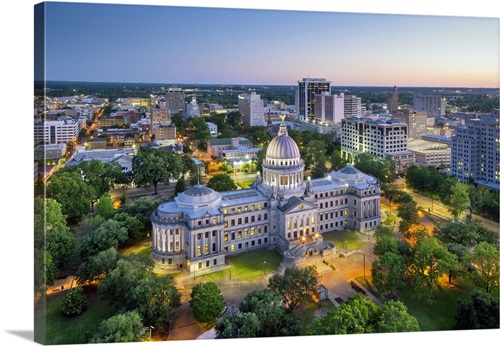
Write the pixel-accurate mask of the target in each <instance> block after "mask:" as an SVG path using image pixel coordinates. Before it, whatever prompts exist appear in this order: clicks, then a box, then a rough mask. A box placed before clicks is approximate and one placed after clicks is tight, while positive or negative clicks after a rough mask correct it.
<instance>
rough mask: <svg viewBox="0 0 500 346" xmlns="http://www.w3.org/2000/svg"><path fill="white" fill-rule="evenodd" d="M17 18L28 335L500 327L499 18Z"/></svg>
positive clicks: (89, 9)
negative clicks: (29, 278) (25, 36)
mask: <svg viewBox="0 0 500 346" xmlns="http://www.w3.org/2000/svg"><path fill="white" fill-rule="evenodd" d="M34 14H35V32H34V35H35V78H34V79H35V80H34V196H35V199H34V227H35V228H34V316H35V341H36V342H39V343H42V344H84V343H114V342H116V343H118V342H155V341H171V340H198V339H238V338H261V337H285V336H297V337H298V336H315V335H335V334H375V333H398V332H410V333H421V332H424V331H454V330H456V331H458V330H476V329H498V328H499V236H498V233H499V223H498V222H499V186H500V185H499V184H500V139H499V138H500V125H499V112H500V110H499V109H500V106H499V78H498V75H499V56H498V55H499V53H498V42H499V32H498V26H499V19H498V18H486V17H485V18H468V17H450V16H446V17H445V16H417V15H389V14H387V15H384V14H368V13H367V14H362V13H334V12H312V11H286V10H258V9H228V8H209V7H206V8H202V7H175V6H153V5H117V4H113V5H112V4H91V3H64V2H43V3H40V4H37V5H36V6H35V7H34ZM409 337H411V335H410V336H409ZM332 338H334V337H332Z"/></svg>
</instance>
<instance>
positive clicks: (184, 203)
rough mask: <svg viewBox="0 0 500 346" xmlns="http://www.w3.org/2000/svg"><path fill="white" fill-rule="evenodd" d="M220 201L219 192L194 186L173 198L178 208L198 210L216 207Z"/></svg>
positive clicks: (201, 186)
mask: <svg viewBox="0 0 500 346" xmlns="http://www.w3.org/2000/svg"><path fill="white" fill-rule="evenodd" d="M221 199H222V196H221V194H220V193H219V192H217V191H214V190H212V189H211V188H208V187H206V186H203V185H194V186H193V187H191V188H189V189H187V190H186V191H184V192H183V193H180V194H178V195H177V196H176V197H175V202H176V203H177V206H178V207H179V208H186V209H199V208H207V207H208V208H210V207H216V206H217V205H218V204H219V203H220V201H221Z"/></svg>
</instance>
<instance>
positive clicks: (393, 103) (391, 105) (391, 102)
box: [387, 86, 399, 113]
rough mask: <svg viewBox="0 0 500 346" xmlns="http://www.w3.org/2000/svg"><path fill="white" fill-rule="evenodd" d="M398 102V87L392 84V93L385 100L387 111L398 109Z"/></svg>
mask: <svg viewBox="0 0 500 346" xmlns="http://www.w3.org/2000/svg"><path fill="white" fill-rule="evenodd" d="M398 102H399V95H398V87H397V86H394V90H393V91H392V95H391V96H390V97H389V99H388V100H387V110H388V111H389V113H392V112H396V111H397V110H398Z"/></svg>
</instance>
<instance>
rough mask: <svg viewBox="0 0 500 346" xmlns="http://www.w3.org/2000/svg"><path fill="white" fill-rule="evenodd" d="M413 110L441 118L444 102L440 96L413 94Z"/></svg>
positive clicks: (443, 112)
mask: <svg viewBox="0 0 500 346" xmlns="http://www.w3.org/2000/svg"><path fill="white" fill-rule="evenodd" d="M413 109H414V110H416V111H417V112H420V111H425V112H427V114H429V115H430V116H434V117H437V116H441V115H444V114H445V111H446V101H445V99H444V98H443V97H441V95H432V94H415V95H413Z"/></svg>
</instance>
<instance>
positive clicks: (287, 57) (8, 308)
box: [0, 0, 500, 346]
mask: <svg viewBox="0 0 500 346" xmlns="http://www.w3.org/2000/svg"><path fill="white" fill-rule="evenodd" d="M38 2H40V1H39V0H23V1H10V2H9V1H3V2H1V3H0V6H2V10H1V11H0V18H1V20H0V28H1V30H0V32H2V48H3V49H2V63H1V64H0V71H1V74H0V75H1V76H2V83H0V95H2V100H3V101H4V109H3V110H4V120H5V121H4V127H3V132H2V136H0V143H1V144H2V148H4V150H3V152H2V164H3V166H2V167H3V169H1V170H0V181H1V182H2V183H3V184H2V193H3V198H0V205H1V207H2V212H3V213H2V216H3V217H2V218H1V221H0V228H1V229H2V240H3V244H4V246H3V247H2V251H0V263H1V268H2V274H3V278H5V280H4V281H2V285H0V306H1V307H2V312H1V313H0V323H1V326H2V327H1V328H0V342H1V344H2V345H13V346H18V345H22V346H24V345H33V341H32V340H33V294H32V292H33V291H32V282H33V247H32V244H33V221H32V220H33V190H32V188H33V187H32V181H33V180H32V179H33V145H32V140H31V139H32V138H33V132H32V131H33V118H32V115H33V102H32V100H33V76H34V64H33V51H34V49H33V46H34V39H33V37H34V35H33V33H34V25H33V6H34V5H35V4H36V3H38ZM73 2H74V1H73ZM80 2H82V0H80ZM93 2H107V3H129V4H130V3H137V2H138V1H137V0H135V1H134V0H105V1H99V0H93ZM145 2H147V3H150V4H153V3H154V4H158V5H166V4H168V5H176V6H181V5H182V6H202V5H205V6H211V7H225V8H230V7H241V8H265V9H288V10H302V11H305V10H310V11H313V10H314V11H332V12H333V11H337V12H356V13H368V12H371V13H380V14H384V13H392V14H400V13H404V14H411V15H415V14H418V15H431V16H450V15H452V16H462V17H463V16H472V17H494V18H496V20H497V21H498V18H499V17H500V9H499V8H495V7H492V4H494V1H492V0H474V1H473V2H471V1H465V0H418V1H416V0H414V1H395V0H349V1H324V0H307V1H295V2H292V1H286V2H283V1H277V0H238V1H237V2H236V1H234V0H145ZM206 4H209V5H206ZM78 16H81V14H78V13H77V14H76V15H75V17H74V18H71V19H69V20H68V19H65V20H63V19H61V25H59V28H56V29H55V35H58V36H59V37H60V40H63V39H68V40H74V42H73V43H72V45H71V46H70V47H71V50H74V49H73V48H74V47H77V48H78V49H79V51H80V53H79V55H82V56H84V57H86V58H87V60H80V66H77V67H75V68H73V70H76V71H80V75H78V76H76V77H78V78H77V79H84V80H89V79H90V77H91V76H92V77H98V78H99V79H98V80H104V75H102V74H98V75H94V76H93V75H92V74H91V72H92V71H91V70H92V69H97V68H99V65H98V64H97V63H96V62H95V61H92V59H93V57H92V56H93V55H98V56H100V57H101V58H102V59H104V58H106V57H107V55H111V54H113V51H114V50H116V49H117V47H126V49H125V48H122V50H121V52H122V53H127V54H125V55H131V54H132V55H134V54H136V53H135V52H136V51H140V52H142V54H143V55H144V54H146V53H148V52H153V53H156V52H158V51H157V50H155V49H159V48H155V47H156V46H157V45H155V44H153V45H151V46H148V45H146V44H145V43H144V42H146V41H147V39H148V36H149V35H151V36H155V37H156V38H157V39H158V40H163V38H165V37H168V36H169V35H171V34H170V31H168V30H167V31H162V32H154V33H148V35H141V37H140V38H139V41H138V42H136V41H132V40H131V38H128V37H126V36H125V35H124V34H125V32H129V31H131V30H132V29H131V28H132V27H135V30H140V28H141V27H143V26H147V25H152V24H148V23H145V22H144V21H140V20H139V19H138V18H133V19H132V20H130V22H119V23H117V24H116V25H118V26H119V29H117V30H122V32H121V33H118V34H116V33H115V34H113V33H109V32H108V31H109V30H108V29H106V23H108V22H114V23H116V22H115V21H114V18H115V17H116V15H112V16H110V17H107V18H104V19H102V20H101V22H99V23H98V25H99V26H100V29H99V30H97V29H94V27H95V25H92V24H93V18H84V19H78ZM96 16H97V14H96ZM101 18H102V17H101ZM227 20H229V19H226V22H227ZM161 21H162V22H167V21H170V22H173V21H175V18H169V19H168V20H167V19H165V18H162V20H161ZM73 22H74V23H75V24H78V23H79V22H83V26H85V27H86V29H85V30H86V32H88V33H89V35H90V34H92V36H89V35H83V38H81V37H82V35H80V36H76V34H74V35H75V36H74V37H72V36H69V35H68V34H67V33H70V32H71V30H72V27H73ZM192 22H193V20H192V19H189V18H188V19H186V20H185V21H181V23H180V24H179V25H182V26H183V27H185V28H186V29H185V30H186V31H185V32H188V31H187V27H192V26H193V25H195V24H193V23H192ZM208 22H209V24H210V25H208V26H209V28H206V27H203V28H201V29H200V30H199V31H198V32H196V33H197V35H198V36H195V37H194V38H193V37H191V38H187V37H186V38H185V39H184V40H181V42H183V41H186V42H187V41H190V40H197V39H198V38H197V37H205V38H206V40H208V37H207V35H205V33H206V32H208V31H209V29H210V30H215V29H213V28H214V26H213V25H215V24H217V21H216V20H210V21H208ZM234 22H236V24H234V27H233V28H232V31H235V32H238V33H241V35H236V36H237V37H238V41H236V42H235V43H234V47H236V46H237V44H239V42H240V41H243V40H245V39H247V38H246V37H244V36H243V32H242V30H239V31H238V30H237V29H241V28H239V22H240V21H239V20H236V21H233V22H232V23H234ZM63 23H64V26H63V25H62V24H63ZM259 24H260V26H261V25H263V24H262V22H260V23H259ZM295 24H296V25H297V26H298V25H302V24H301V23H295ZM316 24H318V25H319V24H320V23H316V22H314V23H313V25H316ZM75 26H76V25H75ZM427 26H428V25H426V26H425V27H427ZM258 27H259V25H255V26H254V30H257V29H258ZM281 27H282V26H280V27H279V28H281ZM290 27H292V29H293V26H292V25H289V26H285V28H287V30H291V29H290ZM404 27H406V28H408V27H409V26H408V24H405V26H404ZM47 29H48V28H47ZM467 29H468V30H472V29H473V26H472V25H467ZM100 30H102V31H100ZM372 30H374V28H371V29H370V30H369V31H368V32H366V31H365V34H366V35H368V34H371V31H372ZM442 30H444V29H442ZM495 30H496V33H497V34H496V35H498V27H497V28H496V29H494V30H492V31H495ZM100 32H102V33H105V34H107V35H108V40H107V42H108V45H107V46H108V47H112V46H113V47H115V48H114V49H101V50H99V48H98V47H99V44H100V43H99V42H101V36H103V35H101V34H100ZM398 32H399V34H398V33H397V32H396V34H395V35H399V36H404V37H406V35H409V34H408V33H405V32H403V31H401V30H399V31H398ZM226 34H227V33H226ZM393 34H394V33H393V32H391V33H389V34H388V35H393ZM348 35H354V32H350V33H347V34H346V33H342V32H340V31H338V30H335V29H334V28H333V27H332V29H330V35H329V36H328V41H327V42H326V43H325V44H324V45H323V46H324V47H330V46H331V45H333V46H335V44H334V43H335V40H340V39H343V36H348ZM460 35H461V36H460ZM464 35H465V34H461V33H457V34H456V35H454V34H450V36H451V37H449V39H452V40H456V39H458V38H460V37H463V36H464ZM484 35H486V34H484ZM484 35H483V36H484ZM493 35H494V34H493ZM246 36H250V37H252V35H250V34H248V33H246ZM271 36H273V34H272V32H269V33H268V32H265V33H264V35H263V36H262V37H261V39H258V40H256V41H254V42H257V44H256V45H257V48H258V50H257V49H256V50H254V51H259V52H263V53H262V54H263V55H264V56H265V55H266V51H268V50H270V49H274V46H277V47H278V48H279V58H280V59H278V58H277V57H273V59H275V61H276V60H278V64H277V65H278V67H275V68H276V69H278V70H280V71H281V70H283V71H285V67H286V64H285V62H288V61H291V59H292V58H293V57H294V56H295V55H296V54H298V53H297V52H298V50H297V48H296V47H295V43H293V42H292V43H290V41H283V40H284V39H283V37H284V36H285V35H281V37H278V39H277V40H276V41H270V40H269V38H270V37H271ZM358 36H359V34H358ZM114 37H118V38H117V39H115V40H116V41H117V42H118V43H119V44H120V45H118V43H117V42H114V41H113V40H112V38H114ZM497 37H498V36H497ZM378 39H380V40H382V39H384V35H382V36H381V37H379V38H378ZM478 39H479V38H478V37H475V38H474V39H473V40H472V41H476V40H478ZM358 40H359V38H358ZM247 41H248V39H247ZM429 41H430V42H433V41H434V42H439V41H436V40H433V39H432V38H431V39H429ZM493 41H494V40H493ZM283 42H285V43H286V45H285V44H284V43H283ZM470 43H471V42H466V41H465V40H463V42H462V43H461V50H460V51H459V52H458V53H456V50H454V51H453V52H454V54H450V56H449V57H448V60H450V61H451V60H453V59H455V58H457V57H461V55H462V54H465V53H466V51H467V49H466V47H465V45H466V44H470ZM476 43H477V42H476ZM66 44H67V43H66ZM436 44H437V43H435V45H436ZM495 44H496V49H497V51H496V54H498V40H497V41H496V42H493V43H491V45H495ZM410 46H411V45H410ZM200 47H202V46H200V45H198V46H197V45H196V44H195V45H191V46H190V47H189V51H190V52H192V54H195V55H196V57H197V59H196V61H195V64H194V65H193V66H191V70H192V71H195V70H196V68H199V66H202V67H203V66H207V65H209V62H208V60H207V59H206V58H205V56H206V55H207V54H208V53H206V52H203V50H202V49H201V48H200ZM406 47H408V46H406ZM243 48H244V47H243ZM243 48H242V47H239V48H238V49H240V50H241V49H243ZM368 48H369V49H368ZM368 48H365V49H364V55H366V56H370V55H369V53H370V51H372V50H374V49H373V48H371V47H368ZM410 48H412V49H413V47H412V46H411V47H410ZM53 49H55V47H54V48H53ZM219 49H220V50H222V49H223V48H219ZM226 49H227V48H226ZM450 49H451V48H450ZM71 50H69V51H67V52H64V51H62V50H61V49H59V52H60V55H61V56H60V57H57V56H56V57H55V58H57V59H58V64H59V65H60V67H61V71H62V68H63V67H64V65H65V64H67V63H72V61H75V60H76V58H77V56H74V55H73V54H70V53H71ZM397 50H398V48H397V47H396V48H393V49H391V51H392V52H393V54H396V52H397ZM234 51H236V49H233V52H234ZM491 51H494V49H491V50H490V49H487V47H486V48H479V50H477V51H476V52H475V54H474V56H475V57H479V56H482V57H487V56H488V55H490V56H491V54H490V53H488V54H486V53H487V52H491ZM335 52H336V53H335V54H336V56H334V57H333V58H328V59H330V60H331V61H332V62H333V61H334V62H337V61H339V59H341V57H342V56H343V54H342V53H343V50H342V49H340V48H338V47H335ZM344 52H345V50H344ZM179 54H180V53H177V54H176V55H179ZM211 54H214V55H216V56H217V57H218V58H220V59H223V58H224V59H225V57H224V56H222V55H220V54H217V52H215V53H211ZM314 54H316V55H317V54H318V53H317V51H314V52H312V53H310V56H313V55H314ZM345 54H346V53H345ZM407 54H409V53H407ZM123 55H124V54H122V56H121V59H125V57H126V56H123ZM189 55H191V54H189ZM189 55H188V54H184V53H183V54H182V57H183V59H182V61H184V60H188V56H189ZM267 55H268V56H269V55H270V54H268V53H267ZM135 56H136V57H137V59H136V60H138V59H139V57H140V55H137V54H136V55H135ZM150 56H153V57H154V54H150ZM371 56H373V52H371ZM254 57H255V55H254ZM170 58H172V56H170ZM102 59H101V60H102ZM254 59H255V58H254ZM354 59H355V58H354V57H348V58H344V61H346V63H348V62H350V60H354ZM359 59H360V58H359ZM436 59H438V55H437V54H435V55H434V57H433V59H432V61H434V60H436ZM496 59H497V62H496V64H493V65H494V66H493V67H488V69H491V72H490V75H491V76H493V77H494V76H497V77H496V78H497V81H496V82H495V83H496V85H494V86H496V87H498V57H497V58H496ZM159 60H160V59H158V61H159ZM96 61H97V60H96ZM161 61H162V62H161V66H160V67H159V68H156V67H155V66H154V65H153V63H154V62H156V61H155V59H153V58H150V61H148V62H147V63H145V64H144V63H142V64H138V63H137V62H136V61H134V64H131V65H129V66H127V65H119V64H118V62H117V61H114V62H113V64H111V66H109V67H108V68H109V69H110V70H112V69H113V68H114V64H116V65H117V66H118V68H117V69H118V70H119V73H117V72H115V75H108V76H106V79H110V80H111V79H114V78H117V79H118V80H121V81H126V80H132V79H131V78H125V77H124V76H125V75H126V74H131V73H130V72H129V70H132V67H134V66H135V65H137V66H139V67H140V68H142V72H141V73H144V74H146V73H147V72H148V70H149V69H151V70H156V69H157V70H159V71H166V72H164V75H161V76H159V77H158V78H150V79H151V80H153V81H154V80H158V82H160V83H171V82H172V81H173V78H174V77H175V78H176V82H177V83H181V75H182V76H184V75H186V76H187V72H184V71H182V64H180V66H176V67H175V69H173V68H172V69H171V70H168V69H167V68H168V65H171V62H170V60H169V59H167V57H165V58H164V59H163V58H162V59H161ZM221 61H222V60H221ZM366 61H368V60H366ZM391 61H392V65H397V64H398V63H397V62H396V61H395V59H392V60H391ZM229 62H230V61H229ZM229 62H227V61H225V62H224V64H222V63H220V64H219V66H221V65H222V67H225V64H228V65H229ZM368 62H369V61H368ZM73 64H74V63H73ZM157 64H159V65H160V63H157ZM316 64H318V63H317V62H316V61H315V62H314V64H309V65H308V66H309V67H310V68H311V69H312V68H313V67H315V66H316ZM467 65H472V66H476V68H477V67H482V66H487V65H486V62H483V61H479V62H477V61H472V62H469V63H468V64H467ZM85 66H89V67H90V68H87V69H86V68H85ZM490 66H491V65H490ZM54 68H57V65H56V66H54V64H53V65H52V67H51V69H54ZM100 68H101V69H103V70H104V68H103V67H100ZM392 68H393V67H391V68H387V69H392ZM394 68H395V67H394ZM120 69H121V70H120ZM462 69H465V67H462ZM208 70H210V71H212V73H213V75H214V76H216V77H217V76H218V75H219V74H220V73H221V72H220V71H219V72H218V73H215V72H217V71H215V68H214V67H212V68H211V69H208V68H203V69H200V72H196V73H194V72H193V73H192V74H191V75H189V77H187V78H186V81H185V82H186V83H191V80H190V79H192V80H195V79H196V81H197V82H198V83H201V82H202V81H203V80H202V78H201V76H202V73H201V72H203V71H208ZM238 70H242V71H243V72H245V73H247V74H248V75H250V77H249V78H248V79H251V78H256V79H257V78H258V79H259V82H258V83H259V84H263V83H264V81H260V78H261V75H260V73H258V72H259V69H252V68H251V67H248V66H244V67H242V68H240V69H238ZM54 71H55V70H54ZM180 71H182V73H181V72H180ZM213 71H215V72H213ZM287 71H288V70H287ZM346 72H349V74H355V73H357V71H356V69H354V70H351V71H349V70H348V68H347V67H342V66H340V67H339V66H337V65H336V64H333V63H330V64H328V65H327V66H326V67H324V68H323V67H321V69H320V70H314V71H306V69H305V67H304V66H303V65H301V64H299V65H298V66H294V68H293V70H291V71H290V72H287V75H286V76H285V77H282V78H283V83H285V84H291V85H295V84H296V81H297V80H299V79H302V78H304V77H307V75H309V76H311V77H313V76H314V75H316V74H317V77H323V78H328V79H329V80H331V81H332V84H333V85H340V84H342V83H345V84H347V82H346V81H345V80H344V81H339V82H337V79H339V78H340V76H341V75H342V74H343V73H346ZM375 72H379V71H378V70H375V71H372V73H375ZM141 73H136V74H137V75H138V76H139V77H140V79H141V80H143V78H144V77H143V76H142V74H141ZM156 73H157V71H155V72H154V73H152V74H151V75H156ZM158 73H159V72H158ZM410 73H413V74H414V75H416V76H417V77H419V76H420V75H423V72H420V71H417V70H416V69H414V68H413V67H410V68H409V69H408V70H407V71H405V73H397V74H395V75H394V76H390V77H388V81H381V82H380V83H382V84H384V85H389V86H391V85H393V84H395V83H399V84H401V85H402V84H403V76H404V75H405V74H410ZM65 74H66V75H64V76H61V78H62V79H69V77H70V76H69V75H68V74H69V72H65ZM131 75H132V74H131ZM370 75H371V74H370ZM455 75H456V76H457V77H456V78H458V79H459V80H460V83H457V84H462V85H466V84H470V85H472V84H473V83H472V82H469V81H467V80H465V77H461V74H460V73H455ZM242 76H243V74H242ZM55 77H56V76H53V77H52V78H55ZM118 77H120V78H118ZM209 77H210V76H209ZM263 77H264V76H262V80H263ZM364 77H366V78H367V77H368V76H364ZM238 78H240V77H238V76H236V75H234V76H231V77H230V78H229V77H227V76H223V77H221V78H220V80H221V82H220V83H227V82H226V80H229V79H231V81H232V83H233V82H234V83H241V81H237V79H238ZM241 78H242V79H243V77H241ZM210 79H211V78H210ZM276 79H278V78H277V77H276ZM363 80H364V79H363ZM462 80H463V81H462ZM144 81H146V82H147V81H148V80H146V78H144ZM247 82H251V80H249V81H246V79H245V83H247ZM271 82H272V83H273V84H274V83H278V82H279V81H274V80H273V81H270V82H269V83H271ZM410 82H411V83H410ZM410 82H409V85H412V84H417V82H414V81H413V80H412V81H410ZM424 82H426V81H424ZM213 83H219V82H218V81H213ZM355 83H356V84H358V82H357V81H356V82H355ZM449 83H451V82H449ZM495 83H493V84H495ZM359 84H362V83H361V82H359ZM363 84H372V83H368V82H366V83H363ZM425 84H427V83H425ZM484 86H487V85H484ZM409 338H411V341H412V342H411V343H410V344H412V345H413V344H431V345H434V344H445V343H451V344H453V345H454V346H466V345H467V346H469V345H471V344H474V343H477V342H478V340H499V338H500V329H495V330H482V331H466V332H453V331H449V332H438V333H429V332H426V333H412V334H411V335H410V336H409V335H408V334H406V333H398V334H390V335H387V334H371V335H348V336H342V335H336V336H332V337H329V336H317V337H314V340H313V339H311V338H308V340H305V339H304V338H302V337H300V338H291V339H287V344H289V345H293V346H294V345H302V344H303V343H304V342H315V343H319V344H323V343H324V344H325V345H326V344H330V343H332V342H334V343H345V344H349V345H357V344H362V345H365V344H370V345H373V346H379V345H383V346H390V345H398V346H400V345H402V344H407V343H408V339H409ZM275 341H276V340H273V339H262V340H259V343H262V344H263V345H271V343H273V342H274V343H275ZM170 343H172V342H169V344H170ZM174 343H176V342H174ZM221 343H224V341H223V340H220V341H217V342H211V341H206V344H207V345H214V346H217V345H221ZM254 343H255V340H252V339H246V340H238V345H245V346H246V345H248V346H251V345H253V344H254ZM159 344H163V343H159ZM182 345H189V346H191V345H193V346H199V342H197V341H195V342H187V341H185V342H182Z"/></svg>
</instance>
